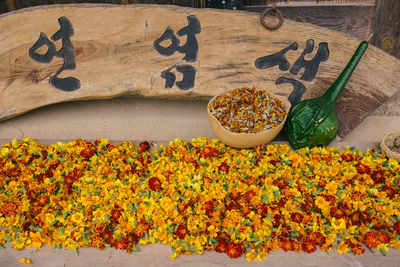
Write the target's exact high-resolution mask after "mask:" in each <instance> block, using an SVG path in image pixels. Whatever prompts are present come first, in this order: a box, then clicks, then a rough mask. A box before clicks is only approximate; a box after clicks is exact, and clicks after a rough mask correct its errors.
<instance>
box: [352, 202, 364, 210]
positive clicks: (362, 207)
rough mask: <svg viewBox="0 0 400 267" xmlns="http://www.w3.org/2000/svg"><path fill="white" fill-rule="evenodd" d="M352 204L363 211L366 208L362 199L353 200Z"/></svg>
mask: <svg viewBox="0 0 400 267" xmlns="http://www.w3.org/2000/svg"><path fill="white" fill-rule="evenodd" d="M352 204H353V207H354V209H355V210H360V211H364V210H365V209H366V208H367V205H365V204H364V203H363V202H362V201H354V202H352Z"/></svg>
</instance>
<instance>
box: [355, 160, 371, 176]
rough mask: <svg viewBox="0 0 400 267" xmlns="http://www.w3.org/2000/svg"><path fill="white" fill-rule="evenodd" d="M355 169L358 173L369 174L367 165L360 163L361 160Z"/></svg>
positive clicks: (369, 170)
mask: <svg viewBox="0 0 400 267" xmlns="http://www.w3.org/2000/svg"><path fill="white" fill-rule="evenodd" d="M356 169H357V171H358V173H360V174H371V169H370V168H369V167H368V165H365V164H362V163H361V162H358V163H357V164H356Z"/></svg>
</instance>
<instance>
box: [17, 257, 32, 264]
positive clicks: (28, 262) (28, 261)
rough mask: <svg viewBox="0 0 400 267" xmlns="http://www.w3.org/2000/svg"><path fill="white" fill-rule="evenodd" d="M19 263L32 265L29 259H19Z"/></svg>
mask: <svg viewBox="0 0 400 267" xmlns="http://www.w3.org/2000/svg"><path fill="white" fill-rule="evenodd" d="M19 263H23V264H32V262H31V260H30V259H25V258H22V259H20V260H19Z"/></svg>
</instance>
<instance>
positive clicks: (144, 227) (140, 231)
mask: <svg viewBox="0 0 400 267" xmlns="http://www.w3.org/2000/svg"><path fill="white" fill-rule="evenodd" d="M148 230H150V225H149V224H148V223H147V222H146V221H145V220H143V219H142V220H140V222H139V223H138V224H137V226H136V228H135V230H134V231H135V234H136V235H137V236H138V237H144V235H145V234H146V232H147V231H148Z"/></svg>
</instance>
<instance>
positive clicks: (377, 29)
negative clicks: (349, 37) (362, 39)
mask: <svg viewBox="0 0 400 267" xmlns="http://www.w3.org/2000/svg"><path fill="white" fill-rule="evenodd" d="M399 12H400V1H398V0H387V1H378V2H377V4H376V8H375V12H374V21H373V23H372V27H371V30H372V33H373V37H372V39H371V43H372V44H374V45H376V46H377V47H379V48H382V49H383V50H384V51H386V52H387V53H390V54H392V55H394V56H396V57H400V17H399Z"/></svg>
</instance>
